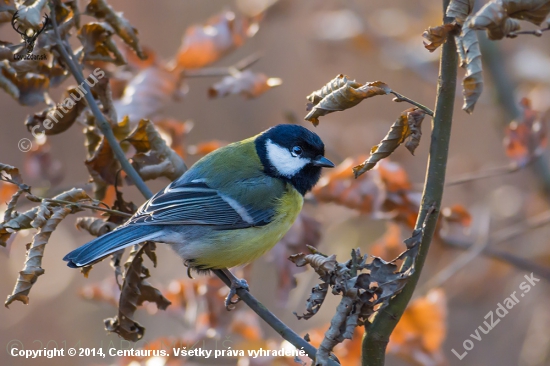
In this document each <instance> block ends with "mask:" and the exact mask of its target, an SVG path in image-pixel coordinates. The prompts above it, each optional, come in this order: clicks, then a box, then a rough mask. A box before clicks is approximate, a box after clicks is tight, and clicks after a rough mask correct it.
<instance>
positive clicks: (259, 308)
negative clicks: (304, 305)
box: [213, 269, 338, 366]
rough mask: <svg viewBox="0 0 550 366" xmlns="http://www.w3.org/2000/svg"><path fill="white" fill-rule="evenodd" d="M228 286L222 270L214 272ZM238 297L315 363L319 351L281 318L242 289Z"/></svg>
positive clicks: (227, 279) (330, 361)
mask: <svg viewBox="0 0 550 366" xmlns="http://www.w3.org/2000/svg"><path fill="white" fill-rule="evenodd" d="M213 272H214V273H215V274H216V276H218V277H219V278H220V280H222V281H223V283H225V284H226V285H227V286H230V285H231V281H230V280H229V278H228V277H227V276H226V275H225V273H223V272H222V270H220V269H216V270H214V271H213ZM237 295H239V297H240V298H241V300H242V301H243V302H244V303H245V304H246V305H248V306H249V307H250V309H252V310H253V311H254V312H255V313H256V314H258V316H259V317H260V318H262V319H263V320H264V321H265V322H266V323H267V324H269V326H270V327H271V328H273V329H274V330H275V331H276V332H277V333H279V335H280V336H281V337H283V338H284V339H286V340H287V341H288V342H290V343H291V344H292V345H293V346H294V347H296V348H297V349H303V350H304V351H305V352H306V353H307V355H308V357H309V358H311V359H312V360H314V361H315V356H316V355H317V349H315V347H313V346H312V345H311V344H309V343H308V342H307V341H306V340H305V339H303V338H302V337H300V336H299V335H298V334H297V333H296V332H294V331H293V330H292V329H290V328H289V327H287V326H286V324H285V323H283V322H282V321H281V320H280V319H279V318H277V317H276V316H275V314H273V313H272V312H270V311H269V310H268V309H267V308H266V307H265V306H264V305H263V304H262V303H261V302H259V301H258V300H256V298H255V297H254V296H252V294H251V293H250V292H249V291H247V290H244V289H242V288H239V289H237ZM329 364H330V365H331V366H336V365H338V364H337V363H336V362H334V361H332V360H329Z"/></svg>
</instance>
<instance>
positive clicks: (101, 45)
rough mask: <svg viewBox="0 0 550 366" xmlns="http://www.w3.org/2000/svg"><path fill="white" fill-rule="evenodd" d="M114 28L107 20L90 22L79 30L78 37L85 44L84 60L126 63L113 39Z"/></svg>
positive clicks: (116, 63) (117, 63)
mask: <svg viewBox="0 0 550 366" xmlns="http://www.w3.org/2000/svg"><path fill="white" fill-rule="evenodd" d="M114 32H115V31H114V29H113V28H112V27H111V26H110V25H109V24H108V23H105V22H101V23H99V22H90V23H88V24H84V25H83V26H82V28H80V29H79V30H78V38H79V39H80V42H81V43H82V46H84V50H83V51H84V61H105V62H112V63H114V64H115V65H124V64H125V63H126V60H125V59H124V56H123V55H122V53H121V52H120V51H119V49H118V47H117V45H116V44H115V42H114V41H113V40H112V39H111V36H112V35H113V34H114Z"/></svg>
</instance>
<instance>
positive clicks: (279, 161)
mask: <svg viewBox="0 0 550 366" xmlns="http://www.w3.org/2000/svg"><path fill="white" fill-rule="evenodd" d="M265 147H266V150H267V158H268V159H269V162H270V163H271V165H273V166H274V167H275V169H277V171H278V172H279V174H281V175H284V176H285V177H288V178H291V177H292V176H294V175H295V174H296V173H298V172H299V171H300V170H301V169H302V168H303V167H304V166H306V165H307V164H308V163H309V159H305V158H301V157H299V156H292V154H291V153H290V151H288V149H285V148H284V147H281V146H279V145H277V144H276V143H274V142H273V141H271V140H269V139H268V140H267V142H266V143H265Z"/></svg>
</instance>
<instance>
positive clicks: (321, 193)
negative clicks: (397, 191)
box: [312, 156, 386, 214]
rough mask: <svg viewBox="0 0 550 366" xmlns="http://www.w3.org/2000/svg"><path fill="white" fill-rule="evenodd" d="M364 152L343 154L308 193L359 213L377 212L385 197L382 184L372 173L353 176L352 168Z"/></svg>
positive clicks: (320, 199)
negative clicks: (349, 156) (350, 154)
mask: <svg viewBox="0 0 550 366" xmlns="http://www.w3.org/2000/svg"><path fill="white" fill-rule="evenodd" d="M365 158H366V157H365V156H359V157H357V158H347V159H345V160H344V161H343V162H342V163H341V164H339V165H338V166H337V167H335V168H334V169H331V170H330V171H329V172H328V173H327V174H326V175H325V176H323V177H322V178H321V180H320V181H319V183H318V184H317V185H316V186H315V187H314V188H313V190H312V193H313V195H314V196H315V198H316V199H317V200H319V201H320V202H334V203H336V204H339V205H343V206H345V207H348V208H351V209H354V210H358V211H359V212H361V213H373V214H374V213H377V212H378V211H379V210H380V207H381V206H382V202H383V201H384V200H385V197H386V192H385V188H384V185H383V183H382V181H380V179H378V178H379V177H378V176H377V175H376V174H363V175H361V176H360V177H359V178H357V179H354V175H353V171H352V168H353V167H354V166H356V165H357V164H359V163H360V162H362V161H364V160H365Z"/></svg>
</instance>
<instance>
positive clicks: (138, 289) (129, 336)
mask: <svg viewBox="0 0 550 366" xmlns="http://www.w3.org/2000/svg"><path fill="white" fill-rule="evenodd" d="M149 246H153V247H149ZM146 247H149V248H147V250H148V251H149V252H150V253H151V252H152V251H153V250H154V244H153V243H150V242H148V243H145V244H144V245H143V246H141V247H139V248H138V249H137V250H135V249H134V250H133V251H132V253H131V254H130V257H129V258H128V260H127V261H126V263H125V264H124V267H125V271H124V283H123V284H122V290H121V293H120V300H119V304H118V315H116V316H115V317H113V318H108V319H105V329H106V330H107V331H109V332H113V333H117V334H118V335H119V336H121V337H122V338H124V339H126V340H128V341H132V342H137V341H138V340H140V339H141V338H143V334H144V332H145V328H144V327H143V326H141V325H140V324H139V323H138V322H136V321H135V320H133V317H134V314H135V312H136V310H137V307H138V306H141V305H142V304H143V303H144V302H145V301H148V302H154V303H155V304H156V305H157V308H158V309H160V310H166V308H167V307H168V305H170V304H171V303H170V301H168V300H167V299H166V298H165V297H164V296H163V295H162V293H161V292H160V291H159V290H157V289H156V288H154V287H153V286H152V285H151V284H150V283H149V282H148V281H147V278H149V277H150V275H149V270H148V269H147V267H145V266H144V265H143V254H146V253H147V251H146Z"/></svg>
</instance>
